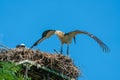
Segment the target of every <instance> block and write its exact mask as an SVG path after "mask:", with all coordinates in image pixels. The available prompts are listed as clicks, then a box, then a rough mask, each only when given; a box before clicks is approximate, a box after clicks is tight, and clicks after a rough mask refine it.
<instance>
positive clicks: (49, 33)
mask: <svg viewBox="0 0 120 80" xmlns="http://www.w3.org/2000/svg"><path fill="white" fill-rule="evenodd" d="M54 33H55V30H46V31H44V32H43V33H42V37H41V38H40V39H38V40H37V41H36V42H35V43H34V44H33V45H32V46H31V47H30V49H32V48H33V47H34V46H36V45H38V44H39V43H41V42H42V41H43V40H45V39H47V38H49V37H50V36H52V35H53V34H54Z"/></svg>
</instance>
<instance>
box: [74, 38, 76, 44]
mask: <svg viewBox="0 0 120 80" xmlns="http://www.w3.org/2000/svg"><path fill="white" fill-rule="evenodd" d="M74 43H75V44H76V37H75V36H74Z"/></svg>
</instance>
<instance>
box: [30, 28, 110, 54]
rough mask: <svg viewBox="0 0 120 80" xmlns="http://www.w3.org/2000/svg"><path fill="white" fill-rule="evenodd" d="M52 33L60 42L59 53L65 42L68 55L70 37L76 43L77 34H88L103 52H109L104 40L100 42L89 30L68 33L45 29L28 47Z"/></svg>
mask: <svg viewBox="0 0 120 80" xmlns="http://www.w3.org/2000/svg"><path fill="white" fill-rule="evenodd" d="M54 34H56V35H57V36H58V38H59V40H60V42H61V50H60V52H61V54H62V52H63V44H67V55H69V44H70V43H71V42H72V39H74V42H75V43H76V39H75V36H76V35H77V34H85V35H88V36H89V37H90V38H93V39H94V40H95V41H96V42H97V43H98V44H99V45H100V47H101V48H102V49H103V51H104V52H109V47H108V46H107V45H106V44H105V43H104V42H102V41H101V40H100V39H99V38H98V37H96V36H94V35H93V34H91V33H89V32H86V31H82V30H75V31H71V32H69V33H64V32H62V31H60V30H46V31H44V32H43V34H42V37H41V38H40V39H38V40H37V41H36V42H35V43H34V44H33V45H32V46H31V47H30V48H31V49H32V48H33V47H34V46H36V45H38V44H39V43H41V42H42V41H43V40H45V39H47V38H49V37H51V36H52V35H54Z"/></svg>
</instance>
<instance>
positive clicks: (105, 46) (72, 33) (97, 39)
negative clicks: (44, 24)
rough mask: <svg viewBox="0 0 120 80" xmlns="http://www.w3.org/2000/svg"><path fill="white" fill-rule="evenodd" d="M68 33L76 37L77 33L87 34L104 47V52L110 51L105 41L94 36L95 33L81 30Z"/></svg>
mask: <svg viewBox="0 0 120 80" xmlns="http://www.w3.org/2000/svg"><path fill="white" fill-rule="evenodd" d="M68 34H69V35H70V36H71V37H75V35H77V34H86V35H88V36H89V37H91V38H93V39H94V40H95V41H96V42H97V43H98V44H99V45H100V47H101V48H102V50H103V51H104V52H109V51H110V49H109V47H108V46H107V45H106V44H105V43H104V42H102V41H101V40H100V39H99V38H98V37H96V36H94V35H93V34H91V33H89V32H86V31H81V30H75V31H72V32H69V33H68Z"/></svg>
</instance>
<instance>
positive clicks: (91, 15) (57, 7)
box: [0, 0, 120, 80]
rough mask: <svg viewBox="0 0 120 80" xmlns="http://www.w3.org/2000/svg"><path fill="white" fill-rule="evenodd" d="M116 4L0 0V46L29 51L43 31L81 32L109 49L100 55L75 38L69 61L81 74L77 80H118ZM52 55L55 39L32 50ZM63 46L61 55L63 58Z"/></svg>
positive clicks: (115, 0) (107, 0) (113, 0)
mask: <svg viewBox="0 0 120 80" xmlns="http://www.w3.org/2000/svg"><path fill="white" fill-rule="evenodd" d="M119 3H120V1H119V0H0V43H2V44H5V45H7V46H8V47H11V48H14V47H15V46H16V45H17V44H20V43H25V44H26V46H27V47H30V46H31V45H32V44H33V43H34V42H35V41H36V40H37V39H39V38H40V37H41V34H42V32H43V31H44V30H47V29H55V30H62V31H64V32H69V31H72V30H85V31H88V32H91V33H92V34H94V35H96V36H98V37H99V38H100V39H101V40H102V41H103V42H105V43H106V44H107V45H108V46H109V47H110V49H111V52H110V53H103V52H102V50H101V49H100V47H99V45H98V44H97V43H96V42H95V41H94V40H93V39H91V38H89V37H88V36H86V35H77V44H76V45H74V44H73V43H72V44H71V45H70V57H71V58H72V59H73V60H74V63H75V65H76V66H80V69H81V71H82V75H81V77H79V80H120V73H119V72H120V43H119V41H120V37H119V34H120V4H119ZM38 48H39V49H40V50H42V51H45V52H50V53H54V51H53V49H56V50H59V49H60V41H59V40H58V39H57V38H56V36H55V35H54V36H52V37H51V38H49V39H47V40H45V41H43V42H42V43H41V44H39V45H38V46H36V47H35V48H34V49H38ZM65 51H66V45H64V55H66V52H65Z"/></svg>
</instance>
